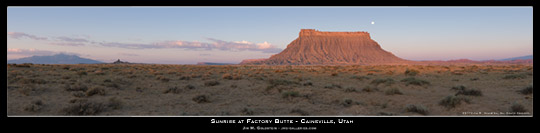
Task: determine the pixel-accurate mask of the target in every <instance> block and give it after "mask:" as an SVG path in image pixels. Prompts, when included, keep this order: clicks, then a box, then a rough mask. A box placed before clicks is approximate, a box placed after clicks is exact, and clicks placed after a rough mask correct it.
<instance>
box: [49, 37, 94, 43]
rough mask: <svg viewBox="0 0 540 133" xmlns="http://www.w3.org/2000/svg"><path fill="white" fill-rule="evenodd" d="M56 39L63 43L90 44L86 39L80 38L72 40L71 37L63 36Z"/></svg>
mask: <svg viewBox="0 0 540 133" xmlns="http://www.w3.org/2000/svg"><path fill="white" fill-rule="evenodd" d="M56 39H58V40H61V41H65V42H90V41H88V40H86V39H82V38H72V37H65V36H62V37H56Z"/></svg>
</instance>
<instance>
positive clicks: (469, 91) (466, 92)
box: [456, 89, 482, 96]
mask: <svg viewBox="0 0 540 133" xmlns="http://www.w3.org/2000/svg"><path fill="white" fill-rule="evenodd" d="M457 95H467V96H482V91H480V90H477V89H462V90H459V91H458V92H457V93H456V96H457Z"/></svg>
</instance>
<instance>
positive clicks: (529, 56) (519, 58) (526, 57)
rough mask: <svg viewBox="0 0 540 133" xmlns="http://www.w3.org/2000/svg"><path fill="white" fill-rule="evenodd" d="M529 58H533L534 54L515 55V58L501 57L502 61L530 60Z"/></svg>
mask: <svg viewBox="0 0 540 133" xmlns="http://www.w3.org/2000/svg"><path fill="white" fill-rule="evenodd" d="M528 59H533V55H527V56H520V57H514V58H506V59H500V61H511V60H528Z"/></svg>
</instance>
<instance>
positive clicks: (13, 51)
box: [7, 48, 57, 56]
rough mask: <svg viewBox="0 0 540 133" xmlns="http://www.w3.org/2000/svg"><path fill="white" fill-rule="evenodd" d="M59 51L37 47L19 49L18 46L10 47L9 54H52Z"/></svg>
mask: <svg viewBox="0 0 540 133" xmlns="http://www.w3.org/2000/svg"><path fill="white" fill-rule="evenodd" d="M55 53H57V52H53V51H47V50H36V49H18V48H8V50H7V54H15V55H39V56H43V55H52V54H55Z"/></svg>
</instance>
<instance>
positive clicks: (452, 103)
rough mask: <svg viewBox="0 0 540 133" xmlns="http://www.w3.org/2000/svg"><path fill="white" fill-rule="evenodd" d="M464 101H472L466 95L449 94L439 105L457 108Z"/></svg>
mask: <svg viewBox="0 0 540 133" xmlns="http://www.w3.org/2000/svg"><path fill="white" fill-rule="evenodd" d="M462 102H466V103H470V99H468V98H466V97H458V96H453V95H450V96H447V97H445V98H444V99H442V100H441V101H440V102H439V105H442V106H445V107H446V108H455V107H456V106H458V105H460V104H461V103H462Z"/></svg>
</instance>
